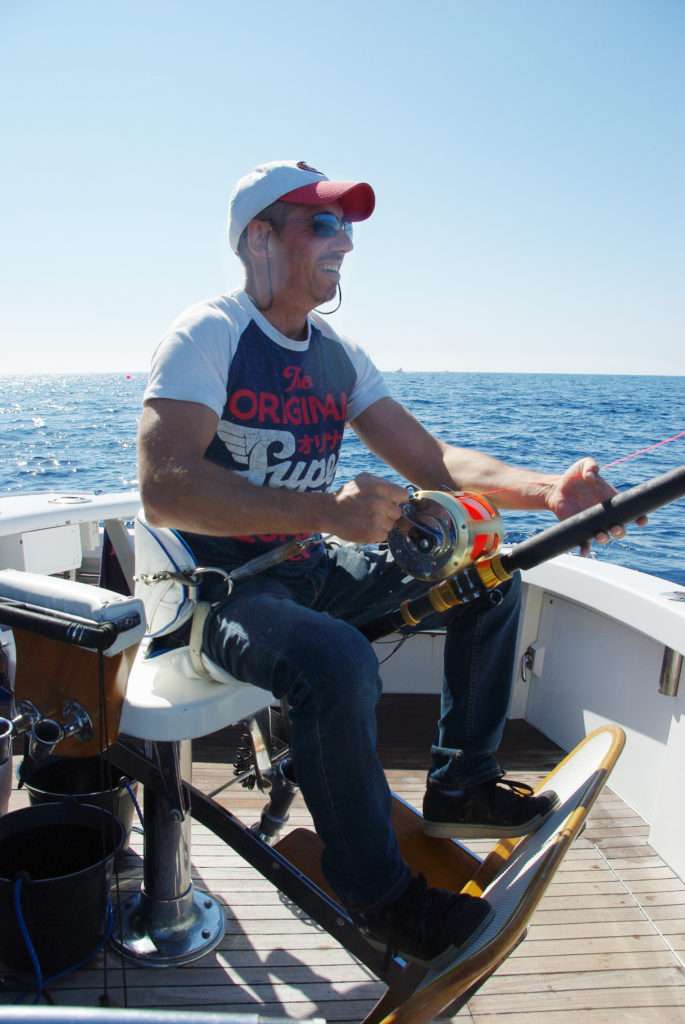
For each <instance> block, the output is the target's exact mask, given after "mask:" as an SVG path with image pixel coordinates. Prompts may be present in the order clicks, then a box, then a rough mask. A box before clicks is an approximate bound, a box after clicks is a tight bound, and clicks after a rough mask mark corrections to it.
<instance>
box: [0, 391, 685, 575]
mask: <svg viewBox="0 0 685 1024" xmlns="http://www.w3.org/2000/svg"><path fill="white" fill-rule="evenodd" d="M387 380H388V383H389V385H390V388H391V390H392V392H393V394H394V396H395V397H396V398H397V399H398V400H399V401H401V402H403V403H404V404H405V405H406V406H407V407H408V408H409V409H410V410H411V411H412V412H413V413H414V415H415V416H416V417H417V418H418V419H420V420H421V421H422V422H423V423H424V424H425V425H426V426H427V427H428V429H430V430H431V431H433V432H434V433H435V434H437V435H438V436H439V437H440V438H441V439H442V440H444V441H447V442H451V443H454V444H458V445H463V446H466V447H475V448H481V449H483V450H484V451H487V452H489V453H490V454H492V455H496V456H497V457H499V458H501V459H504V460H505V461H508V462H512V463H516V464H519V465H528V466H533V467H536V468H539V469H542V470H546V471H552V472H556V471H558V470H560V469H563V468H565V467H567V466H568V465H570V464H571V463H572V462H573V461H575V459H577V458H579V457H580V456H582V455H587V454H591V455H594V456H595V457H596V458H597V459H598V460H599V462H600V465H605V464H606V463H609V462H613V461H614V460H616V459H619V458H621V457H622V456H625V455H627V454H629V453H631V452H633V451H635V450H636V449H641V448H645V447H647V446H648V445H651V444H654V443H656V442H658V441H660V440H662V439H664V438H668V437H671V436H672V435H674V434H677V433H679V432H680V431H682V430H684V429H685V378H683V377H628V376H591V375H572V374H559V375H556V374H479V373H402V372H396V373H388V374H387ZM144 386H145V376H144V375H143V374H132V375H131V374H92V375H84V376H75V375H65V376H56V375H50V376H40V375H37V374H36V375H31V376H25V377H20V376H12V377H0V441H1V442H2V444H1V447H0V495H3V494H18V493H27V492H36V491H50V490H63V491H67V492H75V491H99V492H102V491H117V490H128V489H129V488H132V487H135V486H136V451H135V435H136V422H137V418H138V416H139V415H140V406H141V397H142V394H143V389H144ZM684 462H685V438H681V439H679V440H678V441H674V442H673V443H671V444H666V445H661V446H660V447H657V448H655V449H653V450H652V451H649V452H646V453H645V454H643V455H641V456H639V457H638V458H635V459H632V460H630V461H626V462H620V463H618V464H617V465H615V466H610V467H608V468H607V469H606V471H605V475H606V477H607V478H608V479H609V480H610V481H611V482H612V483H613V484H614V486H615V487H617V488H619V489H622V488H625V487H631V486H633V485H634V484H637V483H641V482H642V481H644V480H647V479H649V478H650V477H652V476H656V475H658V474H659V473H664V472H666V471H667V470H669V469H672V468H674V467H675V466H679V465H682V464H683V463H684ZM361 471H367V472H373V473H377V474H379V475H382V476H386V477H388V478H389V479H394V480H397V481H398V482H404V481H399V478H398V477H396V475H395V474H394V473H393V472H392V471H391V470H389V469H388V468H387V467H385V466H383V464H382V463H379V462H378V460H377V459H376V458H375V457H374V456H373V455H371V454H370V453H369V452H368V451H366V450H365V449H364V448H363V447H362V445H361V444H360V443H359V442H358V441H357V439H356V436H355V435H354V433H352V432H351V431H350V432H348V435H347V436H346V438H345V441H344V443H343V451H342V457H341V462H340V468H339V470H338V474H339V475H338V478H337V482H338V483H343V482H344V481H345V480H348V479H351V478H352V477H354V476H355V475H356V474H357V473H359V472H361ZM552 522H553V519H552V518H551V517H550V516H549V515H545V514H544V513H537V512H535V513H530V512H525V513H524V512H509V511H507V512H505V514H504V523H505V527H506V531H507V540H508V541H510V542H513V543H516V542H517V541H520V540H523V539H524V538H525V537H527V536H530V535H531V534H532V533H537V532H538V531H539V530H542V529H544V527H545V526H547V525H550V524H551V523H552ZM596 551H597V555H596V557H598V558H600V559H604V560H608V561H611V562H615V563H618V564H620V565H625V566H628V567H629V568H633V569H639V570H641V571H643V572H649V573H652V574H653V575H656V576H661V577H663V578H664V579H667V580H672V581H673V582H676V583H680V584H685V500H683V499H681V500H680V501H677V502H673V503H672V504H671V505H668V506H665V507H664V508H662V509H660V510H658V511H657V512H655V513H654V514H653V515H652V517H651V518H650V523H649V525H648V527H646V528H645V529H637V528H633V529H631V530H630V531H629V533H628V535H627V537H626V539H625V540H623V541H613V542H612V543H611V544H609V545H608V546H606V547H603V548H597V547H596Z"/></svg>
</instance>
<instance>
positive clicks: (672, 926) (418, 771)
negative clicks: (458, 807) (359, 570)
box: [0, 715, 685, 1024]
mask: <svg viewBox="0 0 685 1024" xmlns="http://www.w3.org/2000/svg"><path fill="white" fill-rule="evenodd" d="M402 717H403V718H404V715H403V716H402ZM512 734H514V738H515V739H518V740H519V741H520V740H523V741H524V742H526V744H527V745H528V747H529V749H528V752H526V750H522V749H521V747H520V746H519V747H518V748H512V747H511V743H510V744H509V747H508V748H507V750H508V755H507V756H504V757H503V761H504V763H505V764H506V765H507V767H511V768H512V770H513V769H516V768H517V767H518V770H517V771H516V774H517V776H518V777H519V778H522V779H524V780H526V781H529V782H531V783H533V782H535V781H537V780H538V779H539V778H540V777H541V776H542V774H543V770H542V769H543V768H544V769H546V768H547V767H549V765H548V764H542V761H545V760H549V758H550V757H551V760H552V762H553V761H554V760H555V759H558V758H557V757H556V751H554V750H553V749H551V748H550V744H549V743H548V741H546V740H545V738H544V737H540V734H539V733H535V732H534V730H531V729H530V728H529V727H524V728H522V727H521V724H519V726H518V727H517V726H516V724H514V725H513V726H511V727H510V728H509V730H508V738H509V740H511V737H512ZM383 735H384V733H383V730H381V744H380V748H381V753H382V755H383V757H384V763H385V764H386V765H387V766H388V767H387V775H388V779H389V782H390V785H391V788H393V790H395V792H397V793H398V794H399V795H400V796H402V797H403V798H404V799H406V800H408V801H409V802H410V803H412V804H414V805H415V806H420V802H421V798H422V796H423V788H424V778H425V771H424V770H423V769H422V768H418V767H416V766H415V765H416V763H417V762H416V757H414V755H413V754H412V752H411V750H409V749H408V747H407V746H406V744H404V745H403V746H402V748H401V750H399V751H397V750H394V749H393V746H392V743H391V742H390V743H386V744H385V748H384V743H383ZM386 735H387V734H386ZM198 748H199V749H198V750H197V751H196V753H195V756H196V757H198V760H196V761H195V763H194V767H193V773H194V774H193V782H194V783H195V785H197V786H199V787H200V788H202V789H203V790H205V791H208V792H211V791H213V790H215V789H216V788H217V787H219V786H221V785H222V784H223V783H225V782H226V781H228V779H229V777H230V768H227V766H226V765H225V764H221V763H220V760H221V757H220V755H217V753H216V751H215V750H213V749H212V748H211V747H210V746H207V745H206V744H204V745H203V744H199V745H198ZM203 753H205V754H206V756H207V757H208V760H206V761H205V760H202V759H201V758H202V756H203ZM422 756H423V755H422ZM398 761H399V763H400V767H395V766H393V765H397V763H398ZM525 763H528V764H534V765H535V766H536V767H538V766H539V767H540V769H541V770H540V771H539V772H528V773H525V772H522V771H521V770H520V767H519V766H520V765H521V764H525ZM218 799H220V800H221V801H222V802H223V801H225V802H226V804H227V806H230V807H231V810H233V811H234V813H237V814H239V816H240V817H242V818H244V820H246V821H248V822H250V823H251V822H252V821H253V820H256V819H257V818H258V816H259V811H260V809H261V806H262V804H263V797H262V795H261V794H259V793H256V792H254V791H253V792H249V791H247V790H245V789H241V788H236V787H231V788H230V789H228V790H226V791H225V792H224V793H222V794H220V795H219V797H218ZM25 802H26V796H25V794H24V793H23V792H20V793H15V794H14V796H13V803H12V807H13V808H15V807H18V806H21V805H23V804H24V803H25ZM298 825H308V826H311V819H310V817H309V814H308V812H307V810H306V808H305V807H304V804H303V802H302V800H301V798H300V797H298V799H297V801H296V803H295V805H294V807H293V812H292V814H291V820H290V822H289V826H288V827H289V828H290V827H296V826H298ZM647 834H648V827H647V825H646V824H645V822H644V821H643V820H642V819H641V818H640V817H639V816H638V815H637V814H635V813H634V812H633V811H632V810H631V809H630V808H629V807H627V806H626V804H624V803H623V801H621V800H620V799H619V798H618V797H617V796H616V795H614V794H613V793H612V792H611V791H610V790H605V791H604V793H602V795H601V796H600V797H599V800H598V802H597V804H596V806H595V808H594V810H593V811H592V813H591V816H590V819H589V823H588V826H587V829H586V831H585V833H584V834H583V835H582V836H581V838H580V839H579V840H578V841H577V842H576V844H575V846H574V847H573V849H572V850H571V851H570V853H569V854H568V856H567V858H566V860H565V861H564V863H563V865H562V867H561V869H560V870H559V872H558V874H557V876H556V878H555V880H554V882H553V883H552V884H551V886H550V889H549V891H548V894H547V895H546V896H545V897H544V898H543V900H542V902H541V904H540V907H539V908H538V910H537V911H536V913H535V915H534V917H533V922H532V924H531V926H530V927H529V929H528V935H527V938H526V939H525V940H524V942H522V943H521V945H520V946H518V947H517V949H516V950H515V951H514V952H513V953H512V955H511V956H510V957H509V958H508V959H507V960H506V961H505V963H504V964H502V966H501V967H500V968H499V970H498V971H497V972H496V973H495V975H494V976H493V977H492V978H490V979H489V980H488V981H487V982H486V983H485V984H484V985H483V987H482V988H481V989H480V990H479V991H478V992H477V993H476V995H475V996H474V997H473V998H472V999H471V1001H470V1002H469V1003H468V1005H467V1006H466V1007H464V1008H463V1009H462V1010H461V1012H460V1013H459V1014H458V1016H457V1018H455V1019H458V1020H459V1021H467V1020H471V1021H473V1022H474V1024H495V1022H499V1024H543V1022H544V1024H619V1022H621V1024H623V1022H631V1024H632V1022H635V1024H638V1022H639V1024H652V1022H659V1024H671V1022H681V1021H682V1022H685V884H683V882H682V880H681V879H680V878H678V877H677V876H676V875H675V874H674V872H673V871H671V870H670V868H669V867H668V866H667V865H666V864H664V862H663V861H662V860H661V859H660V858H659V857H658V856H657V855H656V854H655V852H654V850H652V849H651V848H650V846H649V845H648V842H647ZM468 845H469V846H470V847H471V848H472V849H474V850H475V851H476V852H477V853H478V854H480V855H483V854H484V853H486V852H487V851H488V850H489V849H490V848H491V846H492V845H493V844H492V842H491V841H489V840H487V841H483V842H473V843H469V844H468ZM141 853H142V838H141V836H140V835H139V834H135V833H134V835H133V837H132V841H131V850H130V852H129V853H128V854H126V855H125V856H124V857H123V858H122V863H121V870H120V885H121V886H123V887H125V888H129V887H131V886H134V887H135V886H137V884H138V881H139V879H140V876H141V869H142V861H141ZM193 869H194V871H193V877H194V881H195V883H196V884H197V885H198V886H199V887H200V888H206V889H207V890H209V891H210V892H212V893H213V894H214V895H216V896H217V897H218V898H220V899H221V900H222V902H223V903H224V904H225V906H226V925H227V926H226V935H225V937H224V939H223V940H222V942H221V943H220V945H219V947H218V948H217V949H215V950H214V951H213V952H211V953H209V954H207V955H206V956H205V957H203V958H202V959H200V960H198V961H196V962H195V963H193V964H190V965H187V966H185V967H182V968H167V969H157V968H143V967H139V966H137V965H134V964H131V963H126V965H125V969H122V961H121V960H120V959H119V958H118V957H117V956H115V955H114V954H112V953H109V954H108V956H107V964H108V969H107V986H108V991H109V996H110V1000H111V1001H112V1002H114V1003H116V1004H117V1005H121V1006H123V1005H128V1006H129V1007H146V1008H151V1007H159V1008H171V1007H183V1008H185V1009H197V1010H199V1009H203V1010H218V1011H223V1012H244V1013H255V1012H258V1013H260V1014H264V1015H270V1016H288V1017H292V1018H293V1019H299V1020H304V1019H307V1018H310V1017H324V1018H326V1019H327V1020H330V1021H360V1020H361V1019H362V1018H363V1017H364V1016H365V1014H366V1013H367V1012H368V1011H369V1010H370V1009H371V1007H372V1006H373V1004H374V1003H375V1002H376V1000H377V999H378V997H379V996H380V995H381V994H382V993H383V991H384V986H383V985H382V984H381V983H380V982H378V981H377V980H376V979H375V978H374V977H373V975H371V974H370V972H369V971H368V970H367V968H365V967H364V966H362V965H361V964H359V962H358V961H356V960H355V959H354V958H353V957H352V956H350V954H348V953H347V952H346V951H345V950H344V949H342V947H340V946H339V945H338V943H336V942H335V940H333V939H332V938H331V937H330V936H329V935H328V934H327V933H325V932H323V931H321V930H320V929H319V928H318V927H316V926H313V925H312V923H311V922H309V921H307V920H306V919H305V918H304V916H303V915H302V913H301V912H300V911H299V910H298V909H297V908H293V907H292V906H291V905H289V903H288V901H287V900H286V899H285V898H284V897H282V896H281V895H280V894H279V893H278V891H277V890H276V889H274V887H273V886H272V885H271V884H270V883H269V882H267V881H266V880H265V879H263V878H262V877H261V876H260V875H259V874H258V873H257V872H256V871H254V870H253V869H252V868H250V867H248V866H247V865H245V864H244V862H243V861H241V860H240V858H239V857H238V856H237V855H236V854H235V853H233V852H232V851H231V850H230V849H228V848H227V847H225V846H224V845H223V844H222V843H221V842H220V841H219V840H218V839H217V838H216V837H215V836H213V835H212V834H211V833H210V832H209V831H208V830H206V829H204V828H203V827H201V826H199V825H195V824H194V825H193ZM103 981H104V971H103V958H102V957H100V958H98V960H96V961H95V962H94V964H93V965H92V966H90V967H88V968H86V969H84V970H81V971H79V972H78V973H76V974H75V975H73V976H71V977H70V978H67V979H64V980H63V981H61V982H59V983H58V984H56V985H54V986H53V987H52V988H51V989H50V993H51V996H52V998H53V999H54V1002H55V1003H56V1004H57V1005H84V1006H86V1005H93V1006H95V1005H98V1004H99V1002H100V997H101V993H102V990H103ZM124 986H125V988H124ZM12 1001H13V998H12V997H10V996H8V995H7V994H0V1003H3V1004H6V1003H8V1002H12Z"/></svg>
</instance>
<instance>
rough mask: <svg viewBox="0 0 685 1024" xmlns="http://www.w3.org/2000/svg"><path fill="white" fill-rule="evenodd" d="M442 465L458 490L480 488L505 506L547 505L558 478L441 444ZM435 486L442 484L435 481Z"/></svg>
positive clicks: (483, 492)
mask: <svg viewBox="0 0 685 1024" xmlns="http://www.w3.org/2000/svg"><path fill="white" fill-rule="evenodd" d="M441 447H442V449H443V460H442V461H443V465H444V468H445V471H446V475H447V476H448V477H449V479H448V480H444V481H440V483H442V484H449V483H451V484H452V485H453V486H454V487H455V488H456V489H458V490H464V491H478V492H479V493H481V494H485V495H488V496H491V497H492V500H493V501H494V503H495V505H499V506H501V507H502V508H519V509H534V508H539V509H542V508H546V507H547V496H548V495H549V492H550V489H551V487H552V485H553V484H555V483H556V482H557V481H558V479H559V477H558V476H557V475H556V474H552V473H541V472H538V471H536V470H532V469H525V468H520V467H517V466H508V465H507V464H506V463H504V462H500V461H499V459H495V458H493V457H492V456H490V455H486V454H485V453H484V452H479V451H473V450H471V449H468V448H456V447H454V446H452V445H442V446H441ZM433 486H439V483H438V482H437V481H436V483H435V484H434V485H433Z"/></svg>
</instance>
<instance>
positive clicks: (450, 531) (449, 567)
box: [388, 490, 503, 582]
mask: <svg viewBox="0 0 685 1024" xmlns="http://www.w3.org/2000/svg"><path fill="white" fill-rule="evenodd" d="M402 513H403V515H402V518H401V519H399V520H398V522H397V523H396V524H395V526H394V527H393V529H392V530H391V531H390V534H389V537H388V542H389V546H390V550H391V552H392V554H393V557H394V559H395V561H396V562H397V564H398V565H400V566H401V567H402V568H403V569H405V570H406V572H408V573H409V575H410V576H413V577H414V578H415V579H418V580H426V581H436V582H437V581H439V580H445V579H449V577H451V576H454V575H455V574H456V573H458V572H461V571H462V570H464V569H467V568H468V567H469V566H471V565H473V563H474V562H477V561H478V560H479V559H487V558H492V557H493V556H494V555H496V554H497V552H498V550H499V546H500V543H501V540H502V536H503V528H502V520H501V518H500V515H499V513H498V511H497V509H496V508H495V506H494V505H492V504H491V502H490V501H489V500H488V499H487V498H486V497H484V496H483V495H482V494H474V493H471V492H470V491H463V492H458V493H455V492H451V491H418V490H412V491H411V493H410V497H409V501H407V502H406V503H405V505H404V506H403V507H402Z"/></svg>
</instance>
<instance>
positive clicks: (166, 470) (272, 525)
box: [140, 459, 333, 537]
mask: <svg viewBox="0 0 685 1024" xmlns="http://www.w3.org/2000/svg"><path fill="white" fill-rule="evenodd" d="M140 475H141V497H142V500H143V507H144V508H145V514H146V516H147V518H148V519H149V521H150V522H151V523H152V524H153V525H154V526H168V527H173V528H174V529H179V530H187V531H189V532H191V533H205V534H209V535H211V536H216V537H230V536H242V535H245V534H253V533H311V532H317V531H325V530H327V529H328V528H329V527H328V525H327V524H328V520H329V518H330V516H331V508H330V507H329V506H331V505H332V501H333V499H332V496H331V495H329V494H320V493H314V494H312V493H310V494H302V493H299V492H298V491H290V490H286V489H285V488H279V489H276V488H271V487H258V486H256V485H255V484H252V483H250V481H249V480H246V479H245V478H244V477H242V476H239V475H238V474H237V473H234V472H232V471H231V470H229V469H225V468H224V467H222V466H218V465H217V464H216V463H213V462H210V461H209V460H208V459H202V460H199V461H197V462H192V463H189V464H183V463H182V462H179V461H176V460H174V461H172V460H171V459H168V460H164V461H162V462H160V463H158V464H157V465H156V466H155V467H154V468H152V467H146V466H144V465H143V464H141V474H140Z"/></svg>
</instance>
